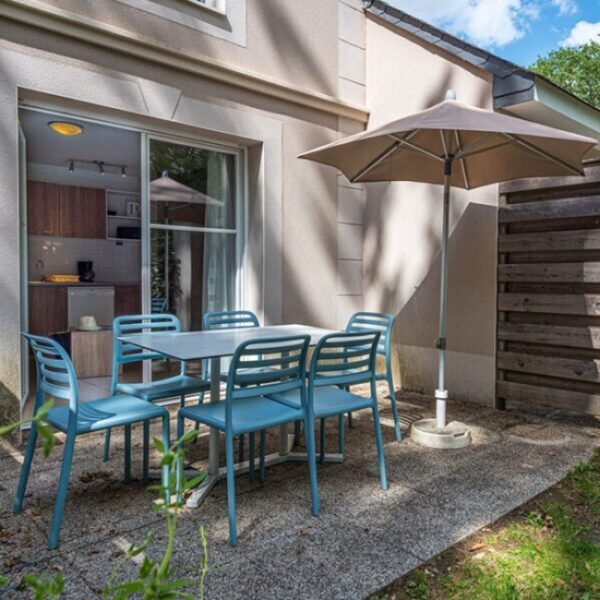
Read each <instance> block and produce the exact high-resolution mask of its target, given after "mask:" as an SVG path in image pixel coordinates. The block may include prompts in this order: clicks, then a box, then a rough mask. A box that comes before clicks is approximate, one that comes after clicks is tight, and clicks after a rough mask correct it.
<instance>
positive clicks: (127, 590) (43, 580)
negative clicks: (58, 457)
mask: <svg viewBox="0 0 600 600" xmlns="http://www.w3.org/2000/svg"><path fill="white" fill-rule="evenodd" d="M52 405H53V400H52V399H50V400H48V401H47V402H46V403H45V404H44V405H43V406H41V407H40V409H39V410H38V411H37V413H36V415H35V416H34V417H31V418H29V419H23V420H21V421H18V422H15V423H11V424H10V425H7V426H5V427H2V428H0V437H1V436H6V435H8V434H10V433H11V432H13V431H15V430H16V429H18V428H20V427H22V426H23V425H26V424H27V423H32V424H33V423H35V425H36V428H37V431H38V433H39V434H40V437H41V438H42V440H43V451H44V455H45V456H49V455H50V453H51V452H52V449H53V448H54V445H55V440H54V435H53V433H52V429H51V427H50V426H49V425H48V423H47V421H46V416H47V414H48V411H49V410H50V409H51V408H52ZM197 436H198V431H196V430H191V431H189V432H187V433H186V434H184V435H183V436H182V437H181V438H180V439H178V440H177V441H176V442H175V443H174V444H172V445H171V446H170V447H168V448H167V447H165V445H164V444H163V442H162V441H161V440H160V439H158V438H154V440H153V441H154V445H155V447H156V449H157V450H158V452H159V453H160V454H161V461H160V465H161V467H162V466H166V465H168V466H169V467H170V474H169V480H168V483H167V485H156V486H151V487H150V489H153V490H156V491H157V492H158V493H159V498H160V500H159V501H158V502H156V503H155V504H153V509H154V510H155V511H156V512H159V513H161V514H162V515H163V516H164V517H165V523H166V531H167V543H166V546H165V549H164V552H163V554H162V556H161V558H160V559H159V560H156V561H155V560H152V559H151V558H149V557H148V556H147V555H146V554H145V552H146V550H148V549H149V548H150V545H151V542H152V532H148V533H147V534H146V536H145V538H144V540H143V542H142V543H141V544H139V545H135V544H132V545H131V546H130V547H129V549H128V550H127V552H126V553H125V556H124V557H123V559H122V560H120V561H119V563H118V564H117V566H116V567H115V569H114V571H113V573H112V574H111V576H110V578H109V580H108V582H107V584H106V586H105V588H104V590H103V593H102V595H103V598H105V599H107V600H109V599H110V600H126V599H128V598H133V597H136V598H143V599H144V600H171V599H176V598H181V599H183V600H194V599H195V598H201V599H203V598H204V581H205V578H206V574H207V573H208V544H207V540H206V534H205V532H204V528H203V527H200V529H199V542H200V547H201V550H202V554H201V559H200V565H199V576H198V580H197V581H196V580H195V579H192V578H179V579H175V578H174V570H173V567H172V565H171V560H172V557H173V549H174V546H175V537H176V533H177V520H178V518H179V516H180V513H181V509H182V508H183V499H184V497H185V494H186V492H188V491H189V490H191V489H192V488H194V487H196V486H197V485H199V484H200V483H202V481H203V480H204V478H205V477H206V473H199V474H198V475H197V476H196V477H193V478H191V479H188V478H187V477H186V476H185V473H184V471H183V464H184V460H185V450H184V448H185V445H186V444H187V443H189V442H190V441H192V440H194V439H196V437H197ZM167 497H168V498H170V501H169V502H168V503H167V502H166V498H167ZM142 555H143V558H142V562H141V565H140V568H139V571H138V573H137V576H136V577H135V578H134V579H132V580H131V581H125V582H116V580H117V576H118V573H119V571H120V570H121V569H122V567H123V565H124V564H125V563H126V562H127V561H128V560H130V559H133V558H137V557H140V556H142ZM8 583H9V582H8V578H6V577H4V576H0V593H1V592H2V588H5V587H6V586H7V585H8ZM23 583H24V584H25V585H26V586H27V587H28V588H29V589H31V590H32V591H33V594H34V596H33V597H34V599H35V600H58V599H59V598H62V597H63V595H64V589H65V580H64V578H63V576H62V575H61V574H57V575H56V576H55V577H54V578H50V577H47V576H44V575H42V576H38V575H35V574H29V575H26V576H25V577H24V578H23ZM196 585H197V586H198V593H197V594H192V593H190V592H188V591H185V590H184V588H193V587H195V586H196Z"/></svg>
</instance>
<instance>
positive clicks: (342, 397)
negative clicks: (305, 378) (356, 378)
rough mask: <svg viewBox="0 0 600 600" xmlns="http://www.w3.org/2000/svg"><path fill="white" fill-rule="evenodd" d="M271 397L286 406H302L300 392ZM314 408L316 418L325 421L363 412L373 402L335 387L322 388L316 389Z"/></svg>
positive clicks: (314, 392)
mask: <svg viewBox="0 0 600 600" xmlns="http://www.w3.org/2000/svg"><path fill="white" fill-rule="evenodd" d="M270 397H271V398H272V399H273V400H276V401H277V402H281V403H282V404H285V405H286V406H291V407H300V406H301V399H300V392H298V391H296V390H292V391H290V392H285V393H283V394H277V395H274V396H270ZM313 407H314V415H315V417H316V418H317V419H323V418H325V417H331V416H334V415H339V414H343V413H346V412H353V411H355V410H362V409H363V408H372V407H373V401H372V400H371V398H364V397H363V396H357V395H356V394H353V393H352V392H347V391H345V390H342V389H340V388H338V387H335V386H322V387H315V388H314V391H313Z"/></svg>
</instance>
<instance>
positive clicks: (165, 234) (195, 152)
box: [146, 138, 243, 330]
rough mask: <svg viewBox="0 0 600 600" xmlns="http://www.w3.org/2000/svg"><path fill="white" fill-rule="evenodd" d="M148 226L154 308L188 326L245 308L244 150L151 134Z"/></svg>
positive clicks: (199, 327)
mask: <svg viewBox="0 0 600 600" xmlns="http://www.w3.org/2000/svg"><path fill="white" fill-rule="evenodd" d="M147 153H148V179H149V181H148V198H149V207H148V209H147V223H148V226H149V249H148V251H149V257H148V258H149V271H148V277H149V282H147V285H146V289H147V290H149V292H150V297H151V309H152V310H153V311H155V312H163V311H164V312H169V313H172V314H175V315H177V316H178V317H179V319H180V320H181V324H182V326H183V328H184V329H185V330H195V329H201V328H202V315H203V314H204V313H205V312H207V311H219V310H233V309H235V308H237V307H238V306H239V293H240V256H241V251H240V249H241V247H242V243H243V240H242V232H243V228H242V227H241V223H243V218H242V216H243V215H242V203H241V202H240V200H239V199H240V197H241V189H240V187H241V185H240V182H241V177H240V172H241V171H240V154H239V153H238V152H236V151H235V150H234V151H228V150H222V149H216V148H209V147H203V146H194V145H189V144H185V143H181V142H174V141H169V140H161V139H156V138H150V139H149V140H148V146H147Z"/></svg>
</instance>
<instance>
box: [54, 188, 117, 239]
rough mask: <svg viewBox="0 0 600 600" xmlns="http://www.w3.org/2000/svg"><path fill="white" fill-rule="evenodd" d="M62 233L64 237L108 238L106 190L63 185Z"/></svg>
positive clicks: (61, 196) (61, 193) (61, 198)
mask: <svg viewBox="0 0 600 600" xmlns="http://www.w3.org/2000/svg"><path fill="white" fill-rule="evenodd" d="M60 231H61V235H62V236H63V237H78V238H100V239H104V238H106V199H105V192H104V190H100V189H97V188H84V187H76V186H71V185H68V186H67V185H61V186H60Z"/></svg>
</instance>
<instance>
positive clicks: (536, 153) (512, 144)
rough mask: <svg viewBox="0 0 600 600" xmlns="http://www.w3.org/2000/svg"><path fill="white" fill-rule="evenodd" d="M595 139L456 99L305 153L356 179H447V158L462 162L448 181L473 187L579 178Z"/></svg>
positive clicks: (363, 180) (304, 155)
mask: <svg viewBox="0 0 600 600" xmlns="http://www.w3.org/2000/svg"><path fill="white" fill-rule="evenodd" d="M597 143H598V142H597V141H596V140H594V139H592V138H587V137H584V136H581V135H576V134H573V133H568V132H566V131H562V130H560V129H554V128H552V127H546V126H545V125H539V124H538V123H532V122H530V121H525V120H523V119H517V118H515V117H509V116H507V115H503V114H500V113H494V112H490V111H487V110H483V109H480V108H474V107H472V106H467V105H465V104H462V103H461V102H458V101H456V100H445V101H444V102H441V103H440V104H436V105H435V106H432V107H431V108H428V109H426V110H423V111H421V112H417V113H414V114H412V115H410V116H408V117H404V118H402V119H398V120H396V121H392V122H390V123H386V124H385V125H382V126H380V127H377V128H375V129H372V130H370V131H365V132H362V133H358V134H356V135H353V136H350V137H348V138H345V139H343V140H340V141H337V142H334V143H332V144H328V145H327V146H323V147H321V148H317V149H315V150H311V151H310V152H305V153H304V154H301V155H300V158H308V159H310V160H315V161H318V162H321V163H324V164H327V165H331V166H333V167H336V168H337V169H339V170H340V171H342V172H343V173H344V175H346V177H347V178H348V179H349V180H350V181H352V182H359V181H360V182H367V181H420V182H424V183H439V184H443V183H444V169H443V168H442V165H443V163H444V161H446V160H447V159H450V160H451V161H452V162H454V163H457V168H456V169H454V172H453V173H452V176H451V179H450V185H451V186H454V187H461V188H465V189H472V188H476V187H479V186H482V185H488V184H490V183H498V182H500V181H507V180H509V179H521V178H523V177H546V176H553V177H556V176H559V175H573V174H575V175H578V174H581V173H582V167H581V159H582V158H583V156H584V155H585V154H586V153H587V152H588V151H589V150H590V149H591V148H592V147H593V146H594V145H595V144H597Z"/></svg>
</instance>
